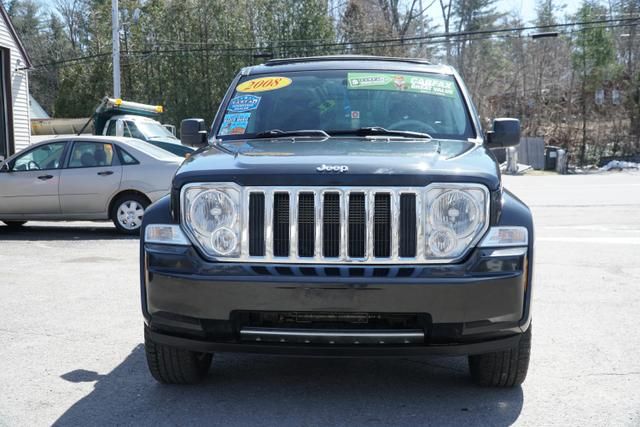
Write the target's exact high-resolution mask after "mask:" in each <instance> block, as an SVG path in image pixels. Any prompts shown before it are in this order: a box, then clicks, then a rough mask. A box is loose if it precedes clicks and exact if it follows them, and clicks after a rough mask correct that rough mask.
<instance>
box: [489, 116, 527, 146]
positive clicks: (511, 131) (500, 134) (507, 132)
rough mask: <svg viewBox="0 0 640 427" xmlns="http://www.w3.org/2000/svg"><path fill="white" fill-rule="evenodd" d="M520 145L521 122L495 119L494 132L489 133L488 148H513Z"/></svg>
mask: <svg viewBox="0 0 640 427" xmlns="http://www.w3.org/2000/svg"><path fill="white" fill-rule="evenodd" d="M519 143H520V120H518V119H505V118H501V119H494V120H493V130H491V131H489V132H487V140H486V142H485V144H486V146H487V148H505V147H513V146H515V145H518V144H519Z"/></svg>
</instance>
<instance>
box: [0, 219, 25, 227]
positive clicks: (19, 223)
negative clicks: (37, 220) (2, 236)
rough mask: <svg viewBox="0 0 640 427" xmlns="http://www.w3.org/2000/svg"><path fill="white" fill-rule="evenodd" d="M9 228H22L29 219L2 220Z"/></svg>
mask: <svg viewBox="0 0 640 427" xmlns="http://www.w3.org/2000/svg"><path fill="white" fill-rule="evenodd" d="M2 222H4V224H5V225H6V226H7V227H9V228H14V229H15V228H20V227H22V226H23V225H25V224H26V223H27V221H2Z"/></svg>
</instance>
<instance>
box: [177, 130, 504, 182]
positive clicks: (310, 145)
mask: <svg viewBox="0 0 640 427" xmlns="http://www.w3.org/2000/svg"><path fill="white" fill-rule="evenodd" d="M322 165H327V166H347V167H348V170H345V168H341V170H342V172H337V171H336V172H334V171H318V170H317V169H318V168H319V167H322ZM195 181H221V182H222V181H226V182H236V183H238V184H240V185H274V186H280V185H281V186H290V185H322V186H340V185H345V186H356V185H361V186H423V185H427V184H428V183H430V182H436V181H439V182H476V183H480V184H484V185H486V186H487V187H488V188H489V189H490V190H495V189H497V188H498V187H499V185H500V171H499V167H498V164H497V162H496V161H495V158H494V157H493V155H492V154H490V152H489V151H488V150H487V149H486V148H485V147H484V146H482V145H478V144H476V143H474V142H469V141H453V140H429V141H426V140H420V139H418V140H406V139H402V140H400V139H387V138H335V137H334V138H329V139H324V140H322V139H309V138H301V139H296V140H293V139H284V138H282V139H259V140H256V139H253V140H239V141H232V142H225V143H224V144H223V145H222V146H221V147H211V148H208V149H206V150H202V151H200V152H199V153H198V154H196V155H193V156H192V157H191V158H189V159H187V160H186V161H185V162H184V164H183V165H182V167H181V168H180V169H179V170H178V173H177V174H176V178H175V181H174V187H176V188H180V187H181V186H182V185H183V184H184V183H186V182H195Z"/></svg>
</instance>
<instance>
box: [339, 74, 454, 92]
mask: <svg viewBox="0 0 640 427" xmlns="http://www.w3.org/2000/svg"><path fill="white" fill-rule="evenodd" d="M347 82H348V83H347V87H348V88H349V89H374V90H394V91H406V92H416V93H426V94H429V95H440V96H448V97H455V96H456V87H455V84H454V83H453V81H451V80H444V79H438V78H433V77H419V76H410V75H406V74H387V73H348V74H347Z"/></svg>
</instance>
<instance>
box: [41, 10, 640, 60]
mask: <svg viewBox="0 0 640 427" xmlns="http://www.w3.org/2000/svg"><path fill="white" fill-rule="evenodd" d="M632 21H633V23H632ZM639 21H640V17H633V18H620V19H600V20H594V21H582V22H571V23H564V24H553V25H551V24H550V25H531V26H524V27H514V28H500V29H491V30H476V31H460V32H453V33H437V34H429V35H424V36H414V37H404V38H397V37H396V38H385V39H369V40H356V41H351V42H331V43H316V44H304V45H303V44H301V43H302V42H305V43H306V41H318V40H320V39H308V40H300V43H295V44H292V41H289V40H288V41H286V42H284V43H278V42H270V43H271V44H272V46H255V45H254V46H247V47H221V46H222V45H221V44H219V43H218V44H206V43H203V44H202V46H201V47H193V48H179V49H145V50H130V51H128V52H126V54H127V55H129V56H138V55H147V56H148V55H171V56H173V55H177V54H180V55H182V54H189V53H199V52H205V51H206V52H215V53H217V54H219V55H228V56H245V55H246V56H249V55H252V54H253V53H255V52H263V51H265V50H267V51H273V50H280V51H286V52H287V53H289V54H290V52H295V51H299V52H300V51H303V52H309V51H314V50H316V49H323V50H324V51H340V48H342V50H347V51H352V50H353V49H354V47H359V48H360V49H373V48H385V47H396V46H398V47H399V46H412V45H416V44H421V45H423V44H436V43H443V42H446V41H449V42H466V41H475V40H483V39H490V38H494V37H520V35H513V34H511V33H522V32H524V31H531V30H545V29H557V28H567V27H576V26H581V27H582V28H577V29H573V30H571V31H559V33H561V34H570V33H573V32H578V31H587V30H590V29H597V28H618V27H628V26H634V25H638V24H639V23H640V22H639ZM614 22H616V23H619V24H617V25H602V24H610V23H614ZM624 22H626V24H623V23H624ZM596 24H600V25H596ZM474 36H477V37H474ZM439 39H443V40H439ZM242 52H244V55H243V54H238V53H242ZM234 54H237V55H234ZM108 55H111V51H109V52H103V53H99V54H93V55H86V56H81V57H76V58H70V59H63V60H60V61H54V62H50V63H46V64H36V65H33V67H32V68H41V67H47V66H59V65H64V64H67V63H73V62H79V61H85V60H92V59H96V58H100V57H104V56H108Z"/></svg>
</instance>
